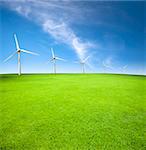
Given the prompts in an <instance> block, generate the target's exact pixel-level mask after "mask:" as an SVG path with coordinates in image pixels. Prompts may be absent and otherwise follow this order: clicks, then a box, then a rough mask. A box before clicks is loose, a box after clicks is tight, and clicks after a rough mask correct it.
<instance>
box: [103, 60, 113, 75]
mask: <svg viewBox="0 0 146 150" xmlns="http://www.w3.org/2000/svg"><path fill="white" fill-rule="evenodd" d="M102 65H103V67H104V73H106V68H108V69H111V70H112V69H113V67H111V66H110V65H108V64H106V63H105V62H104V61H103V62H102Z"/></svg>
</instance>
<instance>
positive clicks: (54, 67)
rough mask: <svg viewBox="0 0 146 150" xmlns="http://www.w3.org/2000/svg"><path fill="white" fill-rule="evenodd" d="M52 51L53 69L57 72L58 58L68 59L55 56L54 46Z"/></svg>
mask: <svg viewBox="0 0 146 150" xmlns="http://www.w3.org/2000/svg"><path fill="white" fill-rule="evenodd" d="M51 52H52V58H51V61H52V63H53V71H54V73H55V74H56V60H61V61H66V60H65V59H63V58H60V57H57V56H55V53H54V50H53V48H51Z"/></svg>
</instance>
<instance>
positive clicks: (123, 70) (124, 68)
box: [121, 65, 128, 73]
mask: <svg viewBox="0 0 146 150" xmlns="http://www.w3.org/2000/svg"><path fill="white" fill-rule="evenodd" d="M127 67H128V65H125V66H123V67H122V68H121V71H122V72H123V73H125V72H126V69H127Z"/></svg>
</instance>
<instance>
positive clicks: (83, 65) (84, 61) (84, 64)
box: [75, 56, 92, 73]
mask: <svg viewBox="0 0 146 150" xmlns="http://www.w3.org/2000/svg"><path fill="white" fill-rule="evenodd" d="M89 58H90V56H88V57H86V58H85V59H80V60H79V61H76V62H75V63H79V64H80V65H81V67H82V73H85V71H86V70H85V66H86V65H87V66H89V67H90V68H92V67H91V66H90V65H89V63H87V60H88V59H89Z"/></svg>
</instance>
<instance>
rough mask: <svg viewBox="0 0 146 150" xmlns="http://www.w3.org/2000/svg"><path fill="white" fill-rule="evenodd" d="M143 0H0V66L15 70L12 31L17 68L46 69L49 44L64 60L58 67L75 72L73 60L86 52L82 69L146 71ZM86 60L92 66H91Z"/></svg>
mask: <svg viewBox="0 0 146 150" xmlns="http://www.w3.org/2000/svg"><path fill="white" fill-rule="evenodd" d="M144 7H145V6H144V2H143V1H137V2H136V1H133V2H132V1H129V2H128V1H127V2H126V1H123V2H122V1H115V2H105V1H102V2H101V1H61V0H60V1H41V0H37V2H36V1H35V0H31V1H29V0H22V1H15V0H14V1H13V2H12V1H10V0H5V1H0V19H1V21H0V33H1V34H0V72H1V73H14V72H17V56H15V57H13V58H12V59H11V60H9V61H8V62H6V63H3V60H4V59H5V58H6V57H8V56H9V55H11V54H12V53H13V52H14V51H15V49H16V48H15V43H14V38H13V33H16V34H17V36H18V40H19V43H20V46H21V47H22V48H25V49H28V50H30V51H33V52H37V53H39V54H40V56H33V55H28V54H22V71H23V72H25V73H26V72H45V73H48V72H52V64H51V62H49V63H47V61H49V60H50V58H51V52H50V48H51V47H53V48H54V50H55V53H56V55H57V56H60V57H62V58H64V59H66V60H67V62H61V61H58V62H57V70H58V72H74V73H75V72H80V71H81V67H80V65H79V64H76V63H74V61H77V60H80V59H84V58H86V57H87V56H89V55H90V58H89V60H88V63H89V64H90V67H89V66H87V67H86V71H87V72H113V73H132V74H146V71H145V70H144V69H145V67H146V58H145V49H144V45H145V42H146V36H145V34H146V27H145V24H146V14H145V13H146V12H144ZM91 66H92V67H91Z"/></svg>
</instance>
